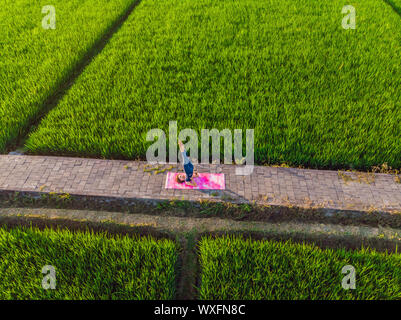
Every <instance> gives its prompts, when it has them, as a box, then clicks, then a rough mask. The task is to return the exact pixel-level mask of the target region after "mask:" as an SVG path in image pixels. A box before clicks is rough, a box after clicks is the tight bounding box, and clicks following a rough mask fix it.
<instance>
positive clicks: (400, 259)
mask: <svg viewBox="0 0 401 320" xmlns="http://www.w3.org/2000/svg"><path fill="white" fill-rule="evenodd" d="M199 250H200V264H201V270H202V271H201V285H200V298H201V299H291V300H292V299H400V298H401V256H400V255H399V254H387V253H378V252H375V251H370V250H367V249H363V250H360V251H346V250H344V249H342V250H331V249H327V250H322V249H320V248H317V247H315V246H312V245H305V244H294V243H291V242H277V241H252V240H249V239H247V240H244V239H242V238H236V237H222V238H216V239H212V238H203V239H202V240H201V242H200V245H199ZM345 265H352V266H353V267H354V268H355V270H356V289H355V290H351V289H350V290H344V289H343V288H342V286H341V282H342V279H343V277H344V276H345V274H342V273H341V270H342V268H343V267H344V266H345Z"/></svg>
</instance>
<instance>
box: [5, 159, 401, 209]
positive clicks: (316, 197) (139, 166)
mask: <svg viewBox="0 0 401 320" xmlns="http://www.w3.org/2000/svg"><path fill="white" fill-rule="evenodd" d="M145 164H146V163H145V162H137V161H135V162H134V161H120V160H99V159H82V158H63V157H45V156H17V155H0V192H1V191H2V190H6V191H36V192H65V193H70V194H75V195H95V196H106V197H121V198H144V199H170V198H177V199H186V200H199V199H200V198H214V199H219V198H222V199H224V200H230V201H253V200H255V201H256V202H261V203H267V204H273V205H294V206H301V207H316V206H317V207H325V208H333V209H348V210H369V209H373V208H375V209H380V210H384V211H389V212H392V211H401V184H400V183H396V181H395V176H394V175H388V174H375V175H374V177H373V178H372V177H368V176H366V174H362V179H359V180H360V181H358V180H357V177H358V175H357V174H355V173H347V174H350V177H351V178H352V180H350V179H344V178H343V177H341V175H339V174H338V172H337V171H326V170H308V169H295V168H277V167H264V166H256V167H255V169H254V171H253V173H252V175H251V176H239V175H235V166H232V165H202V166H201V167H199V171H200V172H214V173H224V174H225V178H226V190H225V191H224V192H223V193H222V192H218V191H210V190H170V189H169V190H166V189H164V183H165V178H166V174H167V170H166V171H164V172H160V173H158V174H155V171H154V170H153V171H150V172H147V171H145V170H149V168H145ZM162 167H163V168H168V167H170V165H163V166H162ZM180 169H181V166H180V165H178V166H177V168H173V169H172V170H171V171H177V170H180ZM367 177H368V178H369V179H370V180H371V181H370V182H369V183H368V182H366V181H367V180H368V179H366V178H367ZM359 178H361V176H359ZM365 180H366V181H365Z"/></svg>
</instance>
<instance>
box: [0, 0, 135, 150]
mask: <svg viewBox="0 0 401 320" xmlns="http://www.w3.org/2000/svg"><path fill="white" fill-rule="evenodd" d="M134 1H135V0H113V1H108V0H69V1H65V0H54V1H51V4H52V5H53V6H54V8H55V10H56V29H54V30H53V29H44V28H43V27H42V20H43V19H44V18H45V16H46V14H42V8H43V7H44V6H46V5H48V4H49V1H45V0H35V1H32V0H2V1H1V5H0V152H4V151H5V149H6V146H7V145H11V144H13V143H15V142H16V140H17V139H18V138H20V137H21V136H22V135H23V134H24V133H25V131H26V130H27V129H28V128H29V126H30V124H31V123H32V121H35V120H36V118H37V117H38V115H40V113H41V111H42V110H44V109H45V107H46V106H44V103H45V101H46V100H47V99H48V98H49V97H50V96H52V94H53V93H55V91H56V89H57V88H58V87H59V86H60V85H61V84H62V83H63V82H64V81H66V80H67V79H68V78H69V76H70V75H71V73H72V71H73V70H74V68H75V67H76V65H77V64H78V62H80V61H81V60H82V59H83V58H84V56H85V54H86V53H87V52H88V51H89V50H90V49H91V48H92V47H93V45H94V44H95V43H96V42H97V41H98V40H100V39H101V37H102V35H103V34H104V33H105V32H106V31H107V30H108V29H109V28H110V27H111V26H112V25H113V23H114V22H115V21H116V20H117V19H118V18H119V17H120V16H122V15H123V14H124V13H125V12H126V11H127V10H128V8H129V6H130V5H132V3H133V2H134Z"/></svg>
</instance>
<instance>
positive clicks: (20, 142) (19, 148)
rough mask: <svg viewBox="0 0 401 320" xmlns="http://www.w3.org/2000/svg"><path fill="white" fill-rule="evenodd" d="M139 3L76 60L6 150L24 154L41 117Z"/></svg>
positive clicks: (56, 102)
mask: <svg viewBox="0 0 401 320" xmlns="http://www.w3.org/2000/svg"><path fill="white" fill-rule="evenodd" d="M140 3H141V0H133V1H132V4H131V5H130V6H129V7H128V9H127V10H126V11H125V12H124V13H123V14H122V15H121V16H120V17H119V18H118V19H117V20H116V21H115V22H114V23H113V24H112V25H111V27H110V28H109V29H108V30H106V32H105V33H104V34H103V35H102V36H101V37H100V39H99V40H97V41H96V42H95V43H94V45H93V46H92V47H91V48H90V49H89V50H88V51H87V52H86V53H85V55H84V56H83V58H82V59H81V60H80V61H78V62H77V64H76V66H75V67H74V68H73V69H72V71H71V72H70V74H69V75H67V76H66V78H65V79H63V80H61V82H60V83H61V84H60V85H59V86H58V87H57V88H56V89H55V90H54V93H52V94H51V95H50V96H49V97H48V98H47V99H46V101H45V102H44V103H43V107H42V108H41V109H40V112H39V114H38V116H37V117H36V118H35V119H33V120H32V121H31V124H30V125H29V126H28V128H27V129H26V130H23V132H22V133H21V134H20V136H19V138H18V139H17V142H16V143H14V144H13V146H9V148H8V149H7V151H8V152H10V151H13V149H14V152H17V153H18V154H24V152H25V151H26V150H25V141H26V139H27V138H28V136H29V134H30V133H31V132H32V131H33V130H35V128H36V127H37V126H38V125H39V123H40V122H41V121H42V119H43V118H44V117H45V116H46V115H47V114H48V113H49V112H50V111H51V110H52V109H53V108H55V107H56V106H57V105H58V103H59V101H60V100H61V99H62V98H63V97H64V95H65V94H66V92H67V91H68V90H69V89H70V88H71V87H72V86H73V85H74V83H75V81H76V79H77V78H78V77H79V76H80V75H81V74H82V72H83V71H84V69H85V68H86V67H87V66H88V65H89V64H90V63H91V62H92V60H93V59H94V58H95V57H96V56H97V55H98V54H99V53H101V52H102V51H103V49H104V47H105V46H106V45H107V43H108V42H109V40H110V39H111V37H112V36H113V35H114V34H115V33H116V32H117V31H118V30H119V29H120V28H121V27H122V25H123V24H124V22H125V21H126V20H127V19H128V17H129V16H130V15H131V13H132V12H133V11H134V9H135V8H136V7H137V6H138V5H139V4H140Z"/></svg>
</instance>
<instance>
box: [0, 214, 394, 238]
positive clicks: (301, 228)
mask: <svg viewBox="0 0 401 320" xmlns="http://www.w3.org/2000/svg"><path fill="white" fill-rule="evenodd" d="M7 217H8V218H13V217H24V218H40V219H51V220H53V219H63V220H64V219H67V220H72V221H81V222H84V221H86V222H94V223H102V222H110V223H117V224H122V225H128V226H132V227H150V228H153V229H154V230H155V231H168V232H173V233H190V232H197V233H209V232H212V233H213V232H219V231H221V232H236V231H241V232H245V233H246V232H256V233H274V234H277V235H280V234H287V235H290V234H305V235H309V236H321V235H324V236H332V237H344V236H352V237H358V238H365V239H382V240H392V241H397V242H398V241H401V230H400V229H394V228H387V227H369V226H344V225H337V224H322V223H311V224H309V223H291V222H289V223H288V222H286V223H268V222H256V221H254V222H249V221H236V220H230V219H220V218H187V217H166V216H155V215H147V214H126V213H120V212H109V211H91V210H68V209H48V208H43V209H42V208H41V209H33V208H0V220H1V219H4V218H7Z"/></svg>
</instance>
